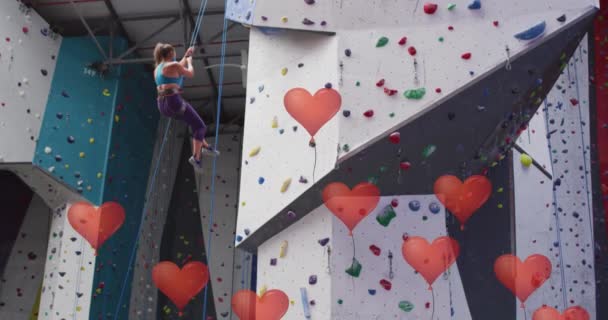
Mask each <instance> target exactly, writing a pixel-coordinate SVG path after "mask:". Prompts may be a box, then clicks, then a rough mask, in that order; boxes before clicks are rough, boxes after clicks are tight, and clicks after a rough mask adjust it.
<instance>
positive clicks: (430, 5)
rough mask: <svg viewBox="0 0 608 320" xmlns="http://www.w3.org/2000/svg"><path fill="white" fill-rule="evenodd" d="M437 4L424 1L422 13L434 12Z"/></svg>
mask: <svg viewBox="0 0 608 320" xmlns="http://www.w3.org/2000/svg"><path fill="white" fill-rule="evenodd" d="M437 7H438V6H437V4H436V3H430V2H428V3H425V4H424V13H426V14H433V13H435V11H437Z"/></svg>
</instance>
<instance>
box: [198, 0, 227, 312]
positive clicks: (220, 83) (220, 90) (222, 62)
mask: <svg viewBox="0 0 608 320" xmlns="http://www.w3.org/2000/svg"><path fill="white" fill-rule="evenodd" d="M205 1H206V0H205ZM227 1H228V0H226V2H225V7H226V8H227V7H228V2H227ZM227 33H228V19H226V13H224V27H223V29H222V49H221V58H220V74H219V79H218V94H217V103H216V105H217V110H216V111H215V114H216V119H215V142H214V143H213V145H214V146H215V148H217V146H218V144H219V132H220V114H221V112H220V111H221V109H222V93H223V89H224V66H225V62H226V34H227ZM216 171H217V157H213V170H212V171H211V172H212V173H211V204H210V209H209V229H208V230H207V249H206V250H205V253H206V254H207V265H208V266H209V265H210V264H211V240H212V239H213V237H211V233H212V231H213V218H214V216H215V210H214V209H215V176H216ZM208 291H209V285H206V286H205V295H204V298H203V299H204V300H203V317H202V319H203V320H206V319H207V294H208Z"/></svg>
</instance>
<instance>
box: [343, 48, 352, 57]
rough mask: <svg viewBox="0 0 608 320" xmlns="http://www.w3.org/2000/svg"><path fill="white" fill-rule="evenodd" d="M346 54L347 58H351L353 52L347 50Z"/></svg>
mask: <svg viewBox="0 0 608 320" xmlns="http://www.w3.org/2000/svg"><path fill="white" fill-rule="evenodd" d="M344 54H345V55H346V56H347V57H350V55H351V54H352V52H351V51H350V49H346V50H344Z"/></svg>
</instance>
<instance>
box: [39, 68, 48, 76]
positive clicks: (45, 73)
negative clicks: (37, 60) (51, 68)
mask: <svg viewBox="0 0 608 320" xmlns="http://www.w3.org/2000/svg"><path fill="white" fill-rule="evenodd" d="M40 73H42V75H43V76H45V77H46V76H47V75H48V74H49V72H48V71H46V69H40Z"/></svg>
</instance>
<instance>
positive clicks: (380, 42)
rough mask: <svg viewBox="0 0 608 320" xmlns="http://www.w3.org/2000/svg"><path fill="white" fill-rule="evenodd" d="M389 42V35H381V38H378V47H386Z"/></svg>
mask: <svg viewBox="0 0 608 320" xmlns="http://www.w3.org/2000/svg"><path fill="white" fill-rule="evenodd" d="M387 43H388V38H387V37H380V39H378V41H377V42H376V48H381V47H384V46H385V45H386V44H387Z"/></svg>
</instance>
